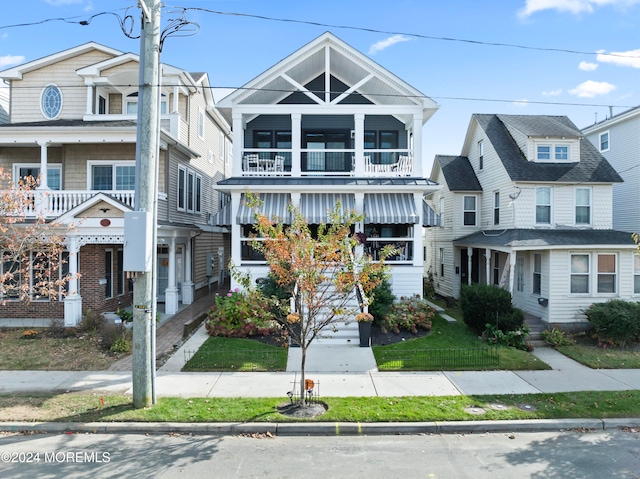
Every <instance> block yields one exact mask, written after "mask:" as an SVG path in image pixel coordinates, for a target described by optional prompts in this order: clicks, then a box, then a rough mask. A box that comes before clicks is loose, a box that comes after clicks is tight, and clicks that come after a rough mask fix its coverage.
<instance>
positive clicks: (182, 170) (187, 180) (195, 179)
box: [177, 165, 202, 213]
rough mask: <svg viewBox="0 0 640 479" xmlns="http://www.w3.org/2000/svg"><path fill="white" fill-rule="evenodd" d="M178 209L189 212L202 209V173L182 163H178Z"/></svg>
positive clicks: (197, 211) (196, 211) (198, 211)
mask: <svg viewBox="0 0 640 479" xmlns="http://www.w3.org/2000/svg"><path fill="white" fill-rule="evenodd" d="M177 209H178V211H186V212H187V213H200V212H201V211H202V175H200V174H199V173H196V172H195V171H194V170H192V169H190V168H186V167H184V166H182V165H178V203H177Z"/></svg>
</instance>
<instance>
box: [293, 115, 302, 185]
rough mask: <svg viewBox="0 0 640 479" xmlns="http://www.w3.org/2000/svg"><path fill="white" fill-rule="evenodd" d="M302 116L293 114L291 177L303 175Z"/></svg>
mask: <svg viewBox="0 0 640 479" xmlns="http://www.w3.org/2000/svg"><path fill="white" fill-rule="evenodd" d="M301 145H302V115H301V114H300V113H292V114H291V176H301V175H302V154H301V151H300V149H301V148H302V147H301Z"/></svg>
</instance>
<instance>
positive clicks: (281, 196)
mask: <svg viewBox="0 0 640 479" xmlns="http://www.w3.org/2000/svg"><path fill="white" fill-rule="evenodd" d="M257 196H258V197H259V198H260V199H261V200H262V201H263V202H264V204H263V205H262V206H261V207H260V208H259V209H258V210H257V211H254V210H253V209H251V208H249V207H248V206H247V205H246V204H245V197H244V193H243V194H242V197H241V199H240V208H238V215H237V216H236V221H237V223H238V224H239V225H253V224H256V217H255V213H256V212H257V213H259V214H262V215H265V216H266V217H267V218H269V219H271V220H272V221H275V222H277V223H283V224H286V225H289V224H291V212H290V211H289V203H291V195H290V194H289V193H260V194H259V195H257Z"/></svg>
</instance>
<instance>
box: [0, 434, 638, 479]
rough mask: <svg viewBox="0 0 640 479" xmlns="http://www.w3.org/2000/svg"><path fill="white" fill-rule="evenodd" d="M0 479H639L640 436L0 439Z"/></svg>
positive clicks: (62, 436)
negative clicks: (121, 478)
mask: <svg viewBox="0 0 640 479" xmlns="http://www.w3.org/2000/svg"><path fill="white" fill-rule="evenodd" d="M0 477H3V478H4V477H7V478H12V479H21V478H25V479H27V478H28V479H32V478H35V477H37V478H38V479H43V478H67V479H72V478H86V477H90V478H92V479H94V478H95V479H99V478H113V477H135V478H147V477H148V478H180V477H184V478H197V477H212V478H253V477H256V478H258V477H259V478H265V477H266V478H289V477H290V478H296V479H300V478H316V477H317V478H323V479H324V478H342V477H346V478H360V477H363V478H368V479H377V478H384V479H392V478H400V477H402V478H413V477H419V478H433V479H437V478H446V479H455V478H473V479H483V478H490V479H501V478H504V479H514V478H539V479H543V478H544V479H553V478H557V479H567V478H598V479H602V478H606V479H617V478H625V479H628V478H640V433H638V432H634V431H597V432H595V431H585V432H577V431H570V432H553V433H524V434H520V433H516V434H511V433H487V434H469V435H457V434H449V435H412V436H351V437H346V436H343V437H323V436H313V437H266V436H256V437H246V436H217V437H216V436H193V435H155V436H154V435H136V434H125V435H119V434H111V435H104V434H59V435H53V434H31V435H11V436H6V435H5V436H2V437H0Z"/></svg>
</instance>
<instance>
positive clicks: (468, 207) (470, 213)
mask: <svg viewBox="0 0 640 479" xmlns="http://www.w3.org/2000/svg"><path fill="white" fill-rule="evenodd" d="M477 204H478V201H477V198H476V197H475V196H463V197H462V205H463V206H462V218H463V219H462V224H463V225H464V226H476V224H477V217H478V211H477Z"/></svg>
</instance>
